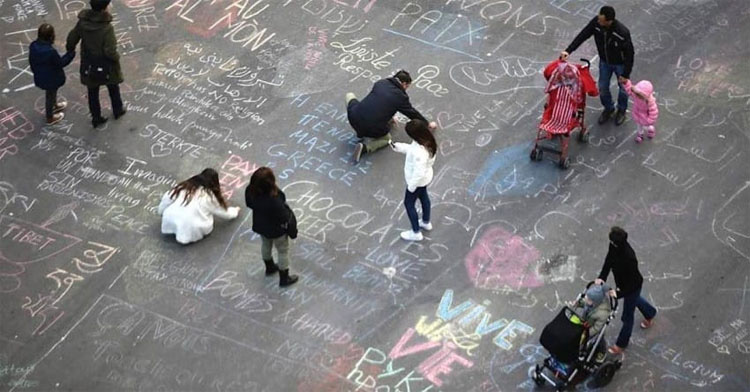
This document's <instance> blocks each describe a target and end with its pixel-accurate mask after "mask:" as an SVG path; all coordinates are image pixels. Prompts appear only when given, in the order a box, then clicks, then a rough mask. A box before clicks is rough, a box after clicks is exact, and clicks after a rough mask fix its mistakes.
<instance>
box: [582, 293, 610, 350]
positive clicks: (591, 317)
mask: <svg viewBox="0 0 750 392" xmlns="http://www.w3.org/2000/svg"><path fill="white" fill-rule="evenodd" d="M602 290H603V291H604V293H605V294H604V299H602V301H601V302H600V303H599V304H596V306H594V308H593V309H590V310H589V311H588V313H587V314H585V312H586V302H585V300H584V299H583V298H581V299H580V300H578V301H577V302H576V303H575V306H574V308H573V310H575V312H576V313H577V314H579V315H581V316H583V321H585V322H586V324H588V326H589V338H593V337H595V336H596V334H598V333H599V331H601V330H602V328H604V324H606V323H607V318H608V317H609V314H610V313H611V312H612V305H611V304H610V302H609V294H607V292H608V291H609V286H607V285H604V287H603V288H602Z"/></svg>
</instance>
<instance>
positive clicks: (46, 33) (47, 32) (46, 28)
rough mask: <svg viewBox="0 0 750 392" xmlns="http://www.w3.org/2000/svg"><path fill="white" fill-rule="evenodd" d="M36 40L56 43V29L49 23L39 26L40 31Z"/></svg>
mask: <svg viewBox="0 0 750 392" xmlns="http://www.w3.org/2000/svg"><path fill="white" fill-rule="evenodd" d="M36 34H37V35H36V38H37V39H38V40H40V41H44V42H48V43H51V44H52V43H54V42H55V28H54V27H52V25H51V24H49V23H42V24H41V26H39V30H37V32H36Z"/></svg>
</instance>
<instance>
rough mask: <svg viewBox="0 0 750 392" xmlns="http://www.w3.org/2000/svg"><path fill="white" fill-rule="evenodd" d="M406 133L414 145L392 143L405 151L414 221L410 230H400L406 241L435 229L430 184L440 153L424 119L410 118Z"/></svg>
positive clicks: (406, 203)
mask: <svg viewBox="0 0 750 392" xmlns="http://www.w3.org/2000/svg"><path fill="white" fill-rule="evenodd" d="M406 134H407V135H409V137H411V138H412V139H414V141H413V142H411V144H406V143H393V142H391V148H393V149H394V150H395V151H396V152H400V153H402V154H406V162H405V163H404V177H405V178H406V196H405V197H404V206H405V207H406V214H407V215H408V216H409V221H410V222H411V230H408V231H405V232H403V233H401V238H403V239H405V240H407V241H421V240H422V239H424V237H423V236H422V232H421V231H420V228H421V229H423V230H427V231H429V230H432V223H430V197H429V195H428V194H427V185H429V184H430V182H431V181H432V165H433V164H434V163H435V154H437V142H436V141H435V137H434V136H433V135H432V132H430V130H429V128H428V125H427V123H426V122H424V121H422V120H411V121H409V122H408V123H406ZM417 198H418V199H419V202H420V203H421V204H422V220H419V216H418V215H417V209H416V204H417Z"/></svg>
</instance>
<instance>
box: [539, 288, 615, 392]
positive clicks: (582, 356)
mask: <svg viewBox="0 0 750 392" xmlns="http://www.w3.org/2000/svg"><path fill="white" fill-rule="evenodd" d="M570 305H571V306H565V307H564V308H563V309H562V310H561V311H560V313H559V314H558V315H557V317H555V319H554V320H553V321H552V322H551V323H549V324H548V325H547V326H546V327H545V328H544V330H543V331H542V336H541V338H540V342H541V344H542V346H544V348H545V349H547V351H549V353H550V354H551V355H550V356H549V357H548V358H546V359H545V360H544V363H543V364H542V365H541V366H540V365H537V366H536V368H535V370H534V374H533V375H532V378H533V379H534V381H535V382H536V383H537V384H538V385H540V386H541V385H544V384H545V382H549V383H550V384H552V385H553V386H555V387H556V388H557V389H558V390H563V389H565V388H567V387H568V386H570V385H572V384H575V383H576V382H579V381H581V380H582V379H584V378H585V377H586V376H588V375H593V376H594V383H595V385H594V386H595V387H602V386H604V385H606V384H608V383H609V381H610V380H611V379H612V377H613V376H614V373H615V371H617V369H619V368H620V366H621V363H620V362H619V361H611V362H608V361H607V351H606V347H607V343H606V341H605V340H604V333H605V331H606V329H607V326H608V325H609V322H610V321H611V320H612V319H613V318H614V316H615V311H616V310H617V297H616V293H615V292H614V290H611V289H610V288H609V287H608V286H605V285H596V284H593V282H592V283H589V285H588V286H587V288H586V291H584V292H583V293H581V294H580V295H579V296H578V298H577V300H576V301H574V302H572V303H571V304H570Z"/></svg>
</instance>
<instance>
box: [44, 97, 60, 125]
mask: <svg viewBox="0 0 750 392" xmlns="http://www.w3.org/2000/svg"><path fill="white" fill-rule="evenodd" d="M55 105H57V89H54V90H44V114H46V115H47V120H49V119H51V118H52V115H54V114H55Z"/></svg>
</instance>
